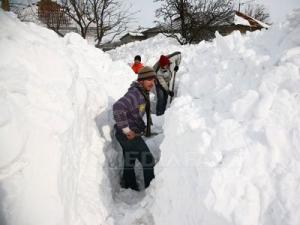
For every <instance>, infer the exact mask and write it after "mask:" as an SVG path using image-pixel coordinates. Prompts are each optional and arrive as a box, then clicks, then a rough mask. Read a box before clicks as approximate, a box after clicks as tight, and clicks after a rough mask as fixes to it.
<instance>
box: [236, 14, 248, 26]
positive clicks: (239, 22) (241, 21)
mask: <svg viewBox="0 0 300 225" xmlns="http://www.w3.org/2000/svg"><path fill="white" fill-rule="evenodd" d="M233 23H234V24H235V25H245V26H251V25H250V23H249V21H248V20H246V19H244V18H242V17H240V16H238V15H236V14H235V15H234V22H233Z"/></svg>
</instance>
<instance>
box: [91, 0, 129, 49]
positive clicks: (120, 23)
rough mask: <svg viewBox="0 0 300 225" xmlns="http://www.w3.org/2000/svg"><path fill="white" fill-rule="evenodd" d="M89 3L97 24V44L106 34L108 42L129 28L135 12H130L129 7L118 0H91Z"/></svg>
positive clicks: (97, 44)
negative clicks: (125, 6)
mask: <svg viewBox="0 0 300 225" xmlns="http://www.w3.org/2000/svg"><path fill="white" fill-rule="evenodd" d="M89 3H90V4H91V6H92V10H93V16H94V22H95V24H96V46H99V45H100V44H101V43H102V41H103V37H104V36H107V37H109V41H108V42H111V41H113V40H114V38H115V37H116V36H117V35H119V34H121V33H122V32H124V31H125V30H126V29H127V28H128V27H127V25H128V23H129V22H130V21H131V20H132V18H131V16H132V15H133V14H134V13H129V9H128V8H124V6H123V5H122V4H121V3H120V2H119V1H118V0H89Z"/></svg>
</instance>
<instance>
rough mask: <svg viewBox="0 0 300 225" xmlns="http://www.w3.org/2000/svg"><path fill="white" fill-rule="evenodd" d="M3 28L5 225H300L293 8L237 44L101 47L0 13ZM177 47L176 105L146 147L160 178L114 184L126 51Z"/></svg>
mask: <svg viewBox="0 0 300 225" xmlns="http://www.w3.org/2000/svg"><path fill="white" fill-rule="evenodd" d="M0 24H1V26H0V49H1V54H0V102H1V108H0V149H1V150H0V199H1V207H0V221H1V220H2V221H1V222H2V223H4V221H6V223H7V224H13V225H19V224H22V225H24V224H25V225H27V224H28V225H29V224H30V225H41V224H43V225H44V224H45V225H47V224H49V225H50V224H51V225H53V224H61V225H83V224H86V225H92V224H118V225H119V224H147V225H153V224H156V225H160V224H161V225H165V224H178V225H179V224H180V225H181V224H206V225H210V224H211V225H227V224H228V225H233V224H236V225H248V224H249V225H250V224H251V225H252V224H253V225H259V224H262V225H273V224H278V225H283V224H286V225H288V224H289V225H296V224H300V216H299V215H300V199H299V194H298V193H299V191H300V168H299V167H300V164H299V160H300V152H299V149H300V142H299V139H300V104H299V103H300V93H299V90H300V73H299V67H300V47H299V46H300V10H295V12H294V13H293V14H292V15H290V16H289V18H288V19H287V20H286V22H285V23H284V24H280V25H274V26H272V27H271V28H270V29H269V30H267V31H262V32H254V33H249V34H247V35H245V36H241V35H240V34H239V33H238V32H236V33H233V34H232V35H230V36H227V37H221V36H219V35H217V38H216V39H215V40H214V41H213V42H211V43H205V42H201V43H200V44H198V45H190V46H188V45H187V46H180V45H178V44H177V43H176V42H175V41H174V40H170V39H167V38H165V37H163V36H157V37H154V38H152V39H148V40H145V41H143V42H135V43H130V44H127V45H125V46H122V47H120V48H117V49H116V50H113V51H110V52H108V53H103V52H102V51H101V50H99V49H95V48H93V47H91V46H89V45H88V44H87V43H86V41H85V40H82V39H81V38H80V37H79V36H78V35H77V34H68V35H67V36H66V37H64V38H59V37H58V36H57V35H56V34H55V33H54V32H52V31H49V30H47V29H45V28H42V27H39V26H37V25H35V24H32V23H29V24H26V23H21V22H19V21H18V20H17V19H16V18H15V16H13V15H11V14H7V13H4V12H2V11H0ZM173 51H181V52H182V57H183V58H182V63H181V65H180V70H179V72H178V76H177V80H176V88H177V97H176V98H175V99H174V101H173V102H172V104H171V106H170V108H169V109H168V110H167V112H166V114H165V116H164V117H159V118H157V117H154V124H155V126H156V127H155V129H156V130H161V129H163V134H162V135H158V136H156V137H155V138H151V139H150V140H147V142H148V143H149V146H150V148H151V150H152V151H153V154H154V155H155V158H156V160H157V161H158V163H157V165H156V167H155V175H156V178H155V180H154V181H153V182H152V184H151V187H150V188H149V189H147V190H146V192H141V193H137V192H134V191H130V190H124V189H120V187H119V185H118V182H119V180H118V179H119V173H120V166H121V157H120V155H121V151H120V147H119V146H118V144H117V143H116V141H115V140H114V138H113V135H112V126H113V120H112V116H111V105H112V103H113V102H114V101H115V100H116V99H118V98H119V97H121V96H122V95H123V94H124V93H125V92H126V90H127V88H128V86H129V84H130V83H131V81H132V80H134V79H135V76H136V75H135V74H134V73H133V71H131V69H130V68H129V67H128V65H127V64H128V62H131V61H132V59H133V57H134V56H135V55H136V54H140V55H141V56H142V61H143V62H144V63H145V64H147V65H153V64H154V63H155V61H156V60H157V59H158V57H159V56H160V54H168V53H171V52H173ZM137 172H139V171H137Z"/></svg>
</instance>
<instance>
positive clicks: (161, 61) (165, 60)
mask: <svg viewBox="0 0 300 225" xmlns="http://www.w3.org/2000/svg"><path fill="white" fill-rule="evenodd" d="M170 63H171V62H170V60H169V58H168V57H167V56H164V55H161V56H160V59H159V65H160V66H161V67H164V66H166V65H170Z"/></svg>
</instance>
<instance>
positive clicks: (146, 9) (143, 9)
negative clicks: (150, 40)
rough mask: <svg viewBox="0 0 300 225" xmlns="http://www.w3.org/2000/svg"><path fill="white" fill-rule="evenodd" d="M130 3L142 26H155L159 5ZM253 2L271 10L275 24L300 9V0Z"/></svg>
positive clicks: (150, 0) (146, 1) (145, 0)
mask: <svg viewBox="0 0 300 225" xmlns="http://www.w3.org/2000/svg"><path fill="white" fill-rule="evenodd" d="M250 1H251V0H250ZM128 2H130V3H132V10H133V11H140V12H138V13H137V15H136V18H137V21H138V23H139V24H140V25H141V26H145V27H151V26H154V22H153V21H154V20H155V9H157V8H158V6H159V5H158V3H154V2H153V0H139V1H136V0H129V1H128ZM236 2H238V1H236ZM240 2H248V1H240ZM253 2H256V3H259V4H264V5H265V6H266V8H267V9H269V12H270V22H275V23H276V22H280V21H282V20H283V19H284V18H285V16H286V15H287V13H289V12H291V11H292V9H294V8H300V0H285V1H284V3H283V1H282V0H256V1H253Z"/></svg>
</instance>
